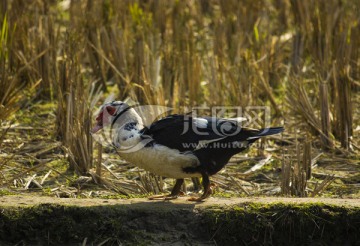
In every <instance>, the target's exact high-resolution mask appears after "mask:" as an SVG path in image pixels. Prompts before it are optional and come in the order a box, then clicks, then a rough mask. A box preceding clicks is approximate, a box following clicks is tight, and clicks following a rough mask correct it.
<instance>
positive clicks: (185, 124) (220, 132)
mask: <svg viewBox="0 0 360 246" xmlns="http://www.w3.org/2000/svg"><path fill="white" fill-rule="evenodd" d="M104 128H107V129H109V130H110V131H109V135H108V137H109V138H110V139H111V142H112V145H113V146H115V147H116V148H117V150H119V151H118V152H119V154H120V156H121V157H122V158H123V159H125V160H126V161H128V162H130V163H132V164H133V165H136V166H138V167H141V168H143V169H145V170H147V171H150V172H152V173H154V174H157V175H160V176H164V177H169V178H174V179H176V183H175V186H174V188H173V189H172V191H171V194H170V195H168V196H154V197H151V198H152V199H154V198H165V199H175V198H177V197H178V196H179V194H180V193H181V186H182V184H183V182H184V178H191V177H202V184H203V187H204V192H203V194H202V195H201V196H200V197H199V198H190V199H189V200H193V201H202V200H204V199H205V198H207V197H209V196H210V195H211V194H212V184H211V183H210V180H209V176H211V175H214V174H216V173H217V172H219V171H220V170H221V169H222V168H223V167H224V166H225V165H226V164H227V163H228V161H229V160H230V158H231V157H232V156H233V155H235V154H237V153H239V152H241V151H243V150H245V149H247V148H249V146H250V145H251V144H252V143H254V142H255V141H256V140H258V139H259V138H261V137H264V136H269V135H273V134H278V133H280V132H282V131H283V130H284V128H283V127H271V128H265V129H261V130H255V129H249V128H242V127H240V126H239V122H238V121H237V120H236V119H223V118H215V117H193V116H191V115H177V114H174V115H169V116H166V117H164V118H162V119H160V120H158V121H155V122H153V123H152V124H151V125H150V126H149V127H146V126H144V124H143V120H142V118H141V117H140V116H139V114H138V113H137V112H136V111H135V110H134V108H133V107H131V106H129V105H128V104H126V103H124V102H121V101H113V102H109V103H105V104H104V105H103V106H102V107H101V108H100V111H99V113H98V115H97V117H96V125H95V126H94V128H93V129H92V134H95V133H97V132H98V131H100V130H101V129H104Z"/></svg>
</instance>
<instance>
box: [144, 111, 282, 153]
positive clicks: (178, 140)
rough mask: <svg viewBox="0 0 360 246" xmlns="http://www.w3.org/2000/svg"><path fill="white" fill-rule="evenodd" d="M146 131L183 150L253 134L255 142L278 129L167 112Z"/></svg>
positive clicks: (155, 138) (145, 130) (163, 142)
mask: <svg viewBox="0 0 360 246" xmlns="http://www.w3.org/2000/svg"><path fill="white" fill-rule="evenodd" d="M271 129H275V128H271ZM142 133H143V135H144V136H145V135H148V136H151V137H152V138H153V139H154V140H155V142H156V143H159V144H162V145H165V146H167V147H169V148H173V149H178V150H179V151H181V152H184V151H194V150H196V149H198V148H199V143H200V144H206V145H208V144H210V143H216V142H222V143H227V142H233V141H244V140H247V139H249V138H250V140H251V142H254V141H255V140H256V139H257V138H260V137H262V136H266V135H271V134H275V133H274V131H268V132H265V131H264V130H252V129H246V128H241V127H240V126H239V125H238V122H237V121H235V120H230V119H221V118H215V117H191V116H189V115H170V116H167V117H165V118H163V119H160V120H158V121H156V122H154V123H153V124H151V125H150V127H149V128H145V129H143V131H142Z"/></svg>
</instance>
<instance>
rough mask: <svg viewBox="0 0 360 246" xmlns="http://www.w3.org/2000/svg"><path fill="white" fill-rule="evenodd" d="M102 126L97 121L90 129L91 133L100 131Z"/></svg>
mask: <svg viewBox="0 0 360 246" xmlns="http://www.w3.org/2000/svg"><path fill="white" fill-rule="evenodd" d="M102 128H103V125H102V124H101V123H100V122H98V123H97V124H96V125H95V126H94V127H93V128H92V129H91V134H95V133H97V132H98V131H100V130H101V129H102Z"/></svg>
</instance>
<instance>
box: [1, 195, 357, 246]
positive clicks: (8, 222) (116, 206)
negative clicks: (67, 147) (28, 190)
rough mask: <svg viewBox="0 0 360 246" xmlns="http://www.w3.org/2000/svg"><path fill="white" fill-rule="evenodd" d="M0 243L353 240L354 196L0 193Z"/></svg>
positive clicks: (196, 243)
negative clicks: (194, 198)
mask: <svg viewBox="0 0 360 246" xmlns="http://www.w3.org/2000/svg"><path fill="white" fill-rule="evenodd" d="M0 211H1V215H0V244H1V245H14V244H16V243H21V244H20V245H22V244H26V245H29V244H48V245H60V244H68V245H69V244H73V245H80V244H81V243H84V242H85V244H86V245H92V244H94V245H97V244H100V243H104V245H118V244H125V245H134V244H136V245H139V244H140V245H149V244H167V245H168V244H170V245H172V244H175V245H183V244H189V245H190V244H191V245H203V244H205V245H234V244H237V245H247V244H252V243H253V244H256V245H259V244H260V245H261V244H264V245H266V244H274V245H281V244H289V243H292V244H299V245H300V244H309V243H310V244H311V243H313V244H316V243H323V244H334V243H335V244H342V245H343V244H348V245H356V244H360V207H359V201H358V200H351V199H349V200H342V199H291V198H290V199H286V198H251V199H248V198H244V199H241V198H236V199H235V198H232V199H215V198H211V199H209V200H208V201H206V202H204V203H197V204H194V203H191V202H187V201H186V200H185V198H181V199H178V200H176V201H172V202H163V201H148V200H146V199H128V200H112V199H108V200H106V199H60V198H49V197H30V196H28V197H27V196H25V197H24V196H4V197H0Z"/></svg>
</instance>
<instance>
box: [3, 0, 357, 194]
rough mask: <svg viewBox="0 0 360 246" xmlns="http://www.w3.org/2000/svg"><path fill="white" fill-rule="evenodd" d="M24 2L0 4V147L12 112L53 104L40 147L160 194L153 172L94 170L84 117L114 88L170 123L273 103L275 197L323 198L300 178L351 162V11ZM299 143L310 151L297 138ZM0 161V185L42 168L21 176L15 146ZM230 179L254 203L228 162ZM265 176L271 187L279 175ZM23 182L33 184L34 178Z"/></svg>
mask: <svg viewBox="0 0 360 246" xmlns="http://www.w3.org/2000/svg"><path fill="white" fill-rule="evenodd" d="M19 3H20V2H19V1H8V0H7V1H3V2H2V4H0V20H1V23H0V27H1V36H0V38H1V40H0V41H1V42H0V45H1V46H0V69H1V71H0V72H1V75H0V76H1V78H0V87H1V88H2V89H1V90H0V123H1V127H2V128H1V132H0V146H3V145H1V142H2V141H5V140H6V141H9V138H11V137H13V136H16V135H14V134H15V133H16V131H20V130H19V129H18V128H16V127H15V128H14V127H10V128H9V125H10V122H23V121H21V120H19V119H18V118H17V111H18V110H19V108H22V110H24V108H26V107H27V106H29V105H36V104H37V103H40V104H46V103H55V104H56V105H57V106H56V118H55V122H53V123H52V124H54V125H55V126H56V127H53V128H54V129H53V130H52V134H51V136H49V139H52V141H53V140H54V139H58V140H60V141H61V143H62V153H63V154H64V155H66V157H67V159H68V160H69V163H70V168H72V169H74V170H76V171H77V172H78V173H79V174H83V175H84V174H89V173H91V174H92V175H93V176H94V177H95V178H94V180H95V181H102V182H103V184H104V185H106V186H107V187H110V188H111V189H117V190H118V191H119V192H121V193H123V194H133V193H146V192H153V193H157V192H160V191H162V190H163V189H164V187H166V185H165V184H166V183H167V182H168V181H167V180H161V179H158V178H157V177H153V176H151V175H148V174H146V175H144V174H143V173H141V175H140V176H139V175H137V174H136V175H135V176H134V175H130V176H131V177H132V178H133V179H134V178H135V177H137V178H138V180H136V181H134V180H131V181H128V180H126V179H125V180H122V179H117V178H115V179H114V174H115V173H116V171H115V170H112V169H111V168H105V169H103V170H101V166H103V167H104V165H101V164H104V163H101V158H100V156H99V155H100V154H98V156H97V158H96V159H97V160H98V161H97V170H96V171H95V172H93V171H92V170H91V168H92V167H93V142H92V138H91V137H90V135H89V129H90V125H91V122H92V111H93V108H94V105H95V104H96V101H98V99H99V98H101V100H100V101H102V100H104V98H105V97H101V96H100V92H99V91H100V90H102V91H103V92H105V96H107V94H108V92H110V91H114V87H116V88H117V89H116V90H115V91H116V98H117V99H120V100H123V99H125V98H128V97H129V98H131V99H132V100H133V101H136V102H139V103H140V104H159V105H163V106H170V107H173V108H174V112H183V111H184V110H186V109H188V108H189V107H191V106H200V105H203V106H221V105H225V106H242V107H246V106H252V105H256V106H257V105H260V106H269V107H270V108H271V124H272V125H280V124H284V125H285V128H286V130H287V133H286V134H285V135H284V136H283V137H282V138H274V139H273V140H275V142H276V143H279V144H280V146H277V147H276V151H275V154H274V155H273V156H272V160H275V161H276V162H277V163H281V161H280V160H282V159H283V160H282V162H283V164H282V165H283V166H282V168H281V169H282V173H283V175H282V180H281V183H282V185H281V187H282V189H283V193H284V194H292V195H300V196H305V195H306V194H308V191H309V190H307V189H308V188H309V185H310V186H311V192H310V194H313V195H314V194H320V193H321V192H322V191H323V190H324V188H326V187H327V186H328V185H329V184H330V181H331V180H332V179H329V178H325V179H324V181H323V183H322V184H321V185H316V187H315V186H312V184H311V182H310V181H309V180H311V179H309V178H310V176H311V172H312V171H311V166H313V167H314V164H313V165H309V163H310V161H311V160H314V157H313V155H311V154H310V153H311V152H314V153H316V154H315V156H317V153H318V152H320V151H327V152H328V154H329V155H333V153H338V152H339V153H340V154H341V155H342V156H346V158H349V159H354V158H356V156H358V154H359V153H358V151H359V149H358V148H359V147H358V146H360V143H359V139H358V138H356V134H358V130H357V132H356V131H355V129H356V127H357V126H358V125H360V120H359V112H358V111H356V109H357V106H356V105H359V100H360V99H359V97H358V96H356V95H358V94H359V93H358V92H359V84H360V83H359V81H360V69H359V68H360V64H359V62H360V58H359V54H360V28H359V25H360V24H359V23H360V19H359V16H360V13H359V10H358V7H357V2H356V1H355V0H345V1H340V0H331V1H326V0H321V1H315V0H305V1H292V0H261V1H250V0H246V1H237V0H227V1H220V0H213V1H190V0H189V1H188V0H186V1H175V0H173V1H172V0H171V1H167V0H157V1H156V0H150V1H136V0H133V1H132V0H127V1H112V0H107V1H100V0H79V1H61V2H59V1H45V0H36V1H35V0H31V1H25V2H22V3H21V4H19ZM323 10H326V11H323ZM95 81H96V83H95ZM53 110H55V109H54V108H53ZM36 120H38V121H41V119H36ZM34 121H35V120H34ZM30 125H31V124H30ZM21 131H22V130H21ZM9 134H10V135H9ZM298 134H300V135H301V137H304V136H307V139H308V140H307V141H305V142H304V141H303V139H301V138H296V137H294V135H298ZM20 139H21V141H24V142H23V144H27V142H26V141H31V140H26V139H23V138H19V141H20ZM15 142H16V141H15ZM18 144H19V146H20V143H18ZM302 144H304V147H303V148H300V147H299V146H302ZM14 145H15V143H14ZM281 145H283V147H281ZM266 146H268V144H265V145H264V144H263V145H262V147H261V149H262V150H261V151H259V153H263V152H264V151H263V150H265V151H266ZM281 148H282V153H283V154H279V153H280V151H279V150H280V149H281ZM18 149H20V150H21V147H20V148H18ZM0 152H1V153H2V154H4V155H3V156H4V158H2V160H0V167H1V168H0V172H1V171H3V172H2V174H3V175H4V177H5V176H6V175H5V174H4V173H5V172H4V170H5V169H6V170H8V168H10V166H11V165H17V167H19V170H20V171H19V172H20V174H23V173H24V171H25V173H26V171H28V172H30V173H31V172H33V171H36V170H37V169H31V170H30V171H29V169H28V168H25V169H24V170H23V169H22V168H20V166H21V164H19V162H18V161H16V158H15V159H13V157H14V156H15V157H16V156H17V155H18V154H17V152H16V151H15V148H14V151H7V150H5V148H4V149H3V150H0ZM95 154H96V153H95ZM281 155H285V159H284V158H283V157H281ZM354 156H355V157H354ZM265 159H266V158H265ZM10 160H11V161H10ZM104 160H105V158H102V161H104ZM255 160H257V159H255ZM248 161H249V162H250V163H252V162H251V160H248ZM13 162H18V164H14V163H13ZM10 163H12V164H10ZM41 163H42V162H41ZM349 163H352V161H349ZM266 165H267V164H265V166H266ZM39 168H40V167H39ZM16 170H18V169H16ZM249 170H250V169H249ZM260 170H261V169H260ZM101 171H102V172H101ZM127 171H128V170H123V169H121V171H119V173H124V172H127ZM226 171H227V172H228V173H229V174H231V177H230V178H229V177H225V176H222V174H220V175H219V176H216V177H215V182H216V183H217V184H218V186H219V187H220V189H225V190H226V189H228V190H229V189H230V190H233V191H235V192H239V189H240V190H241V192H240V193H246V194H257V192H259V189H258V188H259V187H257V186H256V185H253V184H252V183H251V181H250V180H248V179H247V178H248V177H249V176H247V175H248V174H246V175H240V176H239V175H237V172H243V171H246V170H241V168H240V170H239V168H237V167H236V168H235V167H234V166H233V165H232V164H231V163H230V165H229V168H228V169H227V170H226ZM111 172H113V173H111ZM257 172H259V170H258V171H257ZM260 172H261V171H260ZM46 173H47V172H45V174H46ZM250 173H254V172H250ZM26 175H28V174H26ZM33 175H34V173H32V175H30V177H33ZM99 176H102V178H100V179H99ZM115 176H116V174H115ZM250 176H251V175H250ZM265 176H266V177H265ZM265 176H263V177H262V178H263V179H267V180H268V181H271V182H274V183H276V185H277V186H278V183H277V181H276V180H278V179H279V178H280V177H278V176H276V174H274V175H272V176H271V177H269V175H265ZM325 176H326V175H325ZM11 177H18V178H19V175H15V176H11ZM11 177H5V178H6V180H7V181H11V180H12V179H11ZM29 180H32V181H29V185H30V184H31V183H33V180H36V177H34V178H32V179H29ZM325 181H326V182H325ZM248 182H250V183H248ZM309 182H310V183H309ZM25 184H26V182H25ZM116 186H121V187H118V188H116ZM260 186H261V185H260ZM239 187H240V188H239ZM289 187H293V188H289Z"/></svg>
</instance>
